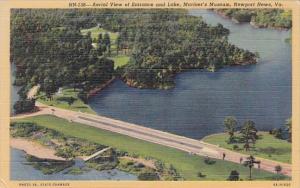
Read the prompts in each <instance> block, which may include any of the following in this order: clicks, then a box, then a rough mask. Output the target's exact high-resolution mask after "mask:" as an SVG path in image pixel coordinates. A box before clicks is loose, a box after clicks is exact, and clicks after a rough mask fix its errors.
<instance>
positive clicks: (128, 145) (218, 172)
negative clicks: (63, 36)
mask: <svg viewBox="0 0 300 188" xmlns="http://www.w3.org/2000/svg"><path fill="white" fill-rule="evenodd" d="M16 121H22V122H24V121H25V122H35V123H37V124H39V125H40V126H44V127H47V128H50V129H54V130H57V131H59V132H61V133H63V134H65V135H69V136H74V137H78V138H83V139H86V140H89V141H92V142H95V143H100V144H103V145H107V146H111V147H114V148H117V149H119V150H122V151H127V152H129V153H131V154H138V155H140V156H141V157H152V158H155V159H159V160H161V161H163V162H164V163H166V164H168V165H170V164H172V165H173V166H174V167H175V168H176V169H177V171H178V173H179V174H180V175H181V176H183V177H184V178H185V179H186V180H226V179H227V178H228V175H229V174H230V171H231V170H237V171H238V172H239V173H240V178H242V179H243V180H246V179H247V178H248V173H249V170H248V168H246V167H244V166H242V165H239V164H235V163H231V162H226V161H222V160H216V163H214V164H212V165H208V164H206V163H205V162H204V159H203V157H200V156H195V155H189V154H188V153H186V152H183V151H179V150H177V149H173V148H169V147H166V146H161V145H158V144H153V143H149V142H146V141H142V140H139V139H135V138H131V137H128V136H125V135H121V134H117V133H113V132H109V131H105V130H101V129H97V128H94V127H89V126H86V125H83V124H79V123H74V122H73V123H71V122H68V121H67V120H64V119H61V118H57V117H54V116H51V115H42V116H35V117H30V118H25V119H20V120H16ZM199 172H201V173H202V174H204V175H206V176H205V177H198V176H197V174H198V173H199ZM253 177H254V178H255V179H256V180H258V179H260V180H272V179H274V178H275V177H276V176H275V175H274V174H272V173H269V172H265V171H263V170H257V169H254V170H253ZM284 178H285V179H287V177H284Z"/></svg>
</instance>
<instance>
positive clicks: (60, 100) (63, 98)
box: [37, 88, 96, 114]
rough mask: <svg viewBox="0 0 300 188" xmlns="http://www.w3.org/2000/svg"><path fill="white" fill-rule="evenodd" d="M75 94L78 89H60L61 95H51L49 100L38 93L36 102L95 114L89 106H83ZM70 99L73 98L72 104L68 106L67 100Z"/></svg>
mask: <svg viewBox="0 0 300 188" xmlns="http://www.w3.org/2000/svg"><path fill="white" fill-rule="evenodd" d="M77 94H78V89H75V91H74V89H73V88H64V89H62V93H61V94H56V95H53V100H49V99H48V98H47V97H46V96H45V94H44V93H43V92H40V94H39V95H38V96H37V101H38V102H41V103H43V104H46V105H49V106H54V107H58V108H63V109H68V110H73V111H81V112H86V113H91V114H96V112H95V111H94V110H92V109H91V107H90V106H89V105H87V104H84V102H83V101H82V100H81V99H79V98H78V97H77ZM71 97H73V99H74V102H73V103H72V104H71V105H69V104H68V100H69V99H70V98H71Z"/></svg>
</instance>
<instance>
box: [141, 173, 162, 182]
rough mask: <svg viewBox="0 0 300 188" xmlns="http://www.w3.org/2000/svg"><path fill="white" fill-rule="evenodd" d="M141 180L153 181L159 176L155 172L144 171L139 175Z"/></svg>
mask: <svg viewBox="0 0 300 188" xmlns="http://www.w3.org/2000/svg"><path fill="white" fill-rule="evenodd" d="M138 179H139V180H144V181H145V180H146V181H153V180H159V176H158V175H157V174H156V173H155V172H144V173H140V174H139V175H138Z"/></svg>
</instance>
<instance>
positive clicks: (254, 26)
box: [212, 9, 292, 31]
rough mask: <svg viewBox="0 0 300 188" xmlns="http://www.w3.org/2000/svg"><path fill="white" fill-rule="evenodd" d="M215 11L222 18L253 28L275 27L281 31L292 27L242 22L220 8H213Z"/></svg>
mask: <svg viewBox="0 0 300 188" xmlns="http://www.w3.org/2000/svg"><path fill="white" fill-rule="evenodd" d="M212 11H213V12H215V13H216V14H217V15H219V16H221V17H222V18H225V19H228V20H231V21H232V22H233V23H236V24H250V25H251V26H252V27H253V28H255V29H275V30H279V31H288V30H290V29H292V28H285V27H273V26H269V25H267V26H263V25H258V24H257V23H256V22H253V21H250V22H240V21H238V20H237V19H235V18H233V17H230V16H227V15H225V14H224V13H223V12H220V11H218V9H213V10H212Z"/></svg>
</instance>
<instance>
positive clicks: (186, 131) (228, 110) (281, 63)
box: [89, 10, 291, 138]
mask: <svg viewBox="0 0 300 188" xmlns="http://www.w3.org/2000/svg"><path fill="white" fill-rule="evenodd" d="M190 14H192V15H195V16H202V17H203V18H204V20H205V21H206V22H207V23H210V24H212V25H215V24H217V23H221V24H223V26H224V27H226V28H229V29H230V35H229V41H230V42H231V43H233V44H235V45H237V46H238V47H241V48H244V49H248V50H250V51H252V52H258V53H259V55H260V59H259V63H258V64H257V65H249V66H240V67H228V68H224V69H221V70H219V71H218V72H215V73H210V72H205V71H201V70H199V71H188V72H184V73H180V74H178V75H177V76H176V80H175V81H176V87H175V88H174V89H171V90H155V89H136V88H131V87H128V86H127V85H125V84H124V83H123V82H122V81H120V80H117V81H115V82H114V83H113V84H111V85H110V86H109V87H107V88H106V89H105V90H103V91H101V92H100V93H99V94H98V95H96V96H95V97H93V98H91V99H90V101H89V104H90V105H91V107H92V108H93V109H94V110H95V111H96V112H97V113H99V114H101V115H105V116H109V117H113V118H116V119H120V120H124V121H128V122H132V123H136V124H140V125H143V126H146V127H151V128H154V129H159V130H163V131H168V132H172V133H175V134H179V135H183V136H187V137H191V138H202V137H204V136H206V135H208V134H212V133H217V132H222V131H223V130H224V128H223V119H224V117H226V116H235V117H236V118H237V119H238V121H239V123H240V124H242V123H243V121H245V120H247V119H250V120H253V121H254V122H255V123H256V127H257V128H258V129H259V130H270V129H272V128H275V127H280V126H282V125H283V124H284V122H285V119H287V118H288V117H290V116H291V46H290V45H289V44H288V43H286V42H285V39H286V38H288V37H289V35H290V31H279V30H273V29H255V28H253V27H252V26H250V25H249V24H235V23H233V22H232V21H230V20H227V19H224V18H222V17H220V16H219V15H217V14H215V13H213V12H210V11H207V10H191V12H190Z"/></svg>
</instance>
